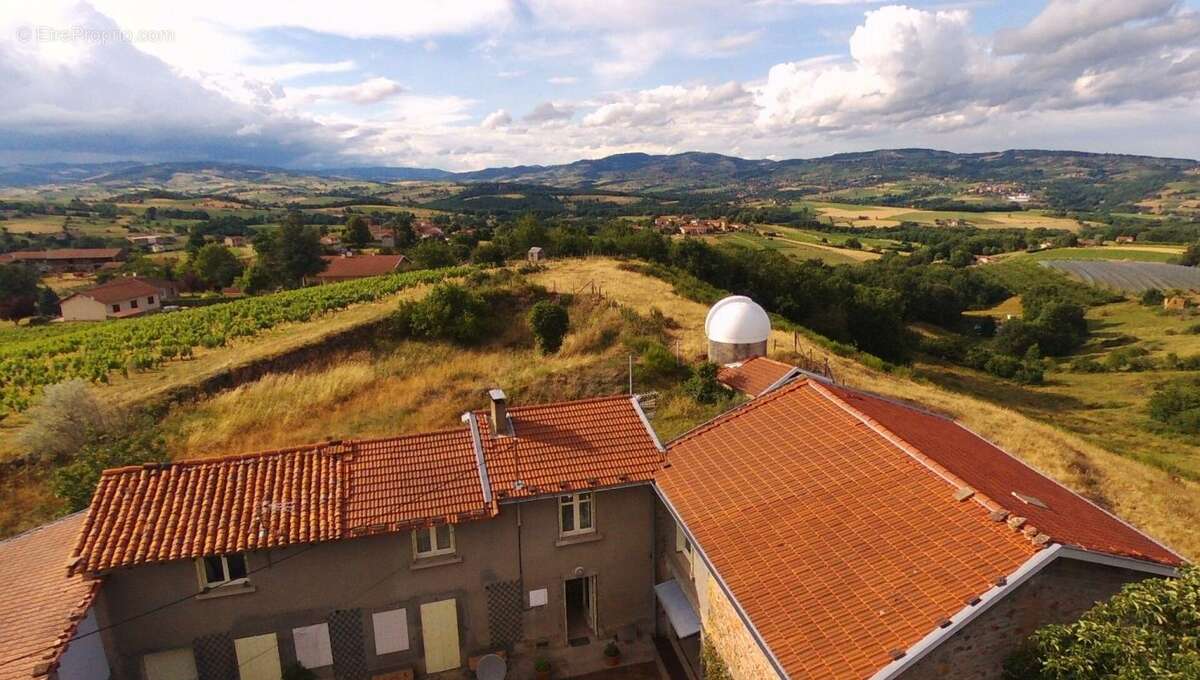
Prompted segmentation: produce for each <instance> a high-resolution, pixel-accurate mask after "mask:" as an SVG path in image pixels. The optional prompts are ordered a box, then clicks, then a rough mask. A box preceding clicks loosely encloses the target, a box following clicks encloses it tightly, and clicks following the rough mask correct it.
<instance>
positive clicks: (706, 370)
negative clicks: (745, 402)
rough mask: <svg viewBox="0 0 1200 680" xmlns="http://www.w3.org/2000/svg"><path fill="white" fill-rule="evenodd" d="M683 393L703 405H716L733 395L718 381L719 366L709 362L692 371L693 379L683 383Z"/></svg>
mask: <svg viewBox="0 0 1200 680" xmlns="http://www.w3.org/2000/svg"><path fill="white" fill-rule="evenodd" d="M683 391H684V392H685V393H687V395H688V396H690V397H691V398H692V399H695V400H696V401H697V402H699V403H701V404H715V403H717V402H718V401H720V400H722V399H727V398H728V397H730V396H732V394H733V393H732V392H730V390H729V389H728V388H727V387H725V386H724V385H722V384H721V381H719V380H717V365H716V364H714V363H712V362H709V361H706V362H704V363H702V364H700V365H699V366H697V367H696V368H695V369H694V370H693V371H692V377H690V378H688V379H687V380H686V381H684V383H683Z"/></svg>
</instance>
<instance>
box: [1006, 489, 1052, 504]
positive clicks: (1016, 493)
mask: <svg viewBox="0 0 1200 680" xmlns="http://www.w3.org/2000/svg"><path fill="white" fill-rule="evenodd" d="M1012 495H1013V497H1014V498H1016V499H1017V500H1019V501H1021V502H1022V503H1024V504H1026V505H1033V506H1036V507H1039V508H1049V507H1050V506H1048V505H1046V504H1045V503H1044V502H1043V501H1042V499H1040V498H1036V497H1034V496H1028V495H1026V494H1023V493H1020V492H1019V491H1014V492H1012Z"/></svg>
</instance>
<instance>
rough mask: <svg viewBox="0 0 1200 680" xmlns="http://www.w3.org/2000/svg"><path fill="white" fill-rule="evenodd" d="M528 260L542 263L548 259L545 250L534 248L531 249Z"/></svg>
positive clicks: (539, 247) (538, 247)
mask: <svg viewBox="0 0 1200 680" xmlns="http://www.w3.org/2000/svg"><path fill="white" fill-rule="evenodd" d="M526 259H528V260H529V261H530V262H541V261H542V260H544V259H546V251H545V250H543V249H542V247H541V246H534V247H532V248H530V249H529V253H528V254H527V255H526Z"/></svg>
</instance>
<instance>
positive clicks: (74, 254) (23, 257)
mask: <svg viewBox="0 0 1200 680" xmlns="http://www.w3.org/2000/svg"><path fill="white" fill-rule="evenodd" d="M123 252H125V251H123V250H121V249H120V248H59V249H57V250H18V251H15V252H11V253H4V254H3V255H0V261H7V262H18V261H28V260H33V261H36V260H86V259H101V260H114V259H116V258H118V257H120V256H121V254H122V253H123Z"/></svg>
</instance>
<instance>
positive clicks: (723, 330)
mask: <svg viewBox="0 0 1200 680" xmlns="http://www.w3.org/2000/svg"><path fill="white" fill-rule="evenodd" d="M704 335H705V336H706V337H707V338H708V360H709V361H711V362H713V363H716V364H721V365H725V364H732V363H737V362H739V361H745V360H747V359H750V358H752V357H759V356H766V354H767V338H768V337H770V335H771V319H770V318H769V317H768V316H767V313H766V311H764V310H763V308H762V307H760V306H759V305H758V303H756V302H755V301H754V300H751V299H750V298H748V297H746V296H745V295H732V296H730V297H727V298H725V299H723V300H721V301H719V302H717V304H715V305H713V306H712V309H710V310H708V317H707V318H705V319H704Z"/></svg>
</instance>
